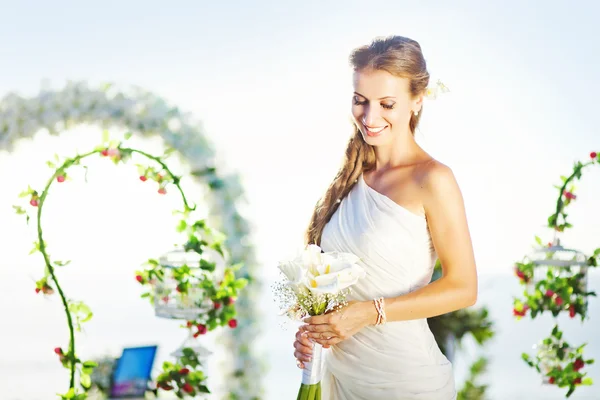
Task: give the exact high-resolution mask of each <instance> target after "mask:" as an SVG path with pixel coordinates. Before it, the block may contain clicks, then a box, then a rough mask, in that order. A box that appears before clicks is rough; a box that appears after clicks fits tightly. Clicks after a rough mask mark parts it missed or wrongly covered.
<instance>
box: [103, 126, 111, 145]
mask: <svg viewBox="0 0 600 400" xmlns="http://www.w3.org/2000/svg"><path fill="white" fill-rule="evenodd" d="M109 140H110V134H109V132H108V130H107V129H105V130H103V131H102V143H107V142H108V141H109Z"/></svg>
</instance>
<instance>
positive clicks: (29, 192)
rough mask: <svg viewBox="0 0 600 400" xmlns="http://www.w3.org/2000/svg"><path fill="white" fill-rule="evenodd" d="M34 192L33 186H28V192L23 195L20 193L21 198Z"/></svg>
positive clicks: (23, 192) (25, 191)
mask: <svg viewBox="0 0 600 400" xmlns="http://www.w3.org/2000/svg"><path fill="white" fill-rule="evenodd" d="M33 192H34V190H33V189H32V188H31V186H28V187H27V190H24V191H22V192H21V193H19V197H27V196H29V195H31V194H32V193H33Z"/></svg>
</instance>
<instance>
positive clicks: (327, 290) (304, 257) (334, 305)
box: [277, 244, 365, 400]
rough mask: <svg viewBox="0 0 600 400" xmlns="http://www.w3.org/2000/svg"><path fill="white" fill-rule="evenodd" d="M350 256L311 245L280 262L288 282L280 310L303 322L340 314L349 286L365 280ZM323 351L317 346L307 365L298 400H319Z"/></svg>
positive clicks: (280, 287) (281, 289)
mask: <svg viewBox="0 0 600 400" xmlns="http://www.w3.org/2000/svg"><path fill="white" fill-rule="evenodd" d="M358 261H359V258H358V257H357V256H355V255H354V254H351V253H341V252H322V250H321V248H320V247H319V246H317V245H314V244H311V245H308V246H307V247H306V248H305V249H304V251H303V252H302V253H301V254H300V255H298V256H297V257H296V258H294V259H292V260H289V261H281V262H279V266H278V268H279V270H280V271H281V272H282V273H283V275H284V277H285V280H284V282H281V283H280V284H279V285H278V288H277V289H278V292H279V293H278V294H279V295H280V297H281V303H282V304H280V306H281V307H282V308H283V309H284V310H285V313H286V314H287V316H288V317H290V318H291V319H293V320H302V319H303V318H306V317H308V316H314V315H321V314H325V313H327V312H330V311H334V310H337V309H339V308H341V307H343V306H344V305H345V304H346V296H347V295H348V293H349V291H350V289H349V288H350V286H352V285H354V284H355V283H356V282H357V281H358V280H359V279H361V278H363V277H364V276H365V271H364V270H363V268H362V267H361V266H359V265H358V264H357V262H358ZM322 353H323V347H322V346H321V345H320V344H318V343H315V344H314V348H313V354H312V360H311V361H310V362H305V363H304V365H305V367H304V370H303V371H302V384H301V385H300V390H299V391H298V397H297V399H298V400H320V399H321V380H322V379H323V361H324V360H323V357H322Z"/></svg>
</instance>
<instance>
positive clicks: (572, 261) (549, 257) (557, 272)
mask: <svg viewBox="0 0 600 400" xmlns="http://www.w3.org/2000/svg"><path fill="white" fill-rule="evenodd" d="M528 258H529V260H530V262H531V263H532V264H533V266H534V269H533V279H532V280H531V281H530V282H529V284H528V285H529V286H530V287H535V284H536V283H537V282H539V281H540V280H542V279H546V278H547V277H548V273H549V272H550V273H551V274H552V275H553V276H554V277H557V278H558V277H568V276H573V275H576V274H581V280H580V285H581V287H580V290H581V291H583V292H587V285H588V279H587V272H588V264H587V260H588V257H587V256H586V255H585V254H584V253H582V252H581V251H579V250H575V249H569V248H566V247H563V246H562V245H561V244H560V239H556V240H555V241H554V242H553V243H552V244H551V245H550V246H548V247H541V248H538V249H537V250H536V251H535V252H534V253H532V254H531V255H530V256H528ZM585 307H586V308H587V301H586V304H585Z"/></svg>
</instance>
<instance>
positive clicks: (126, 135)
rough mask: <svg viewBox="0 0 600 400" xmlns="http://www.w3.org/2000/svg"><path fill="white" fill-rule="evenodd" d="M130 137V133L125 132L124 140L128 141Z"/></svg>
mask: <svg viewBox="0 0 600 400" xmlns="http://www.w3.org/2000/svg"><path fill="white" fill-rule="evenodd" d="M131 136H133V134H132V133H131V132H127V133H126V134H125V135H124V138H125V140H128V139H131Z"/></svg>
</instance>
